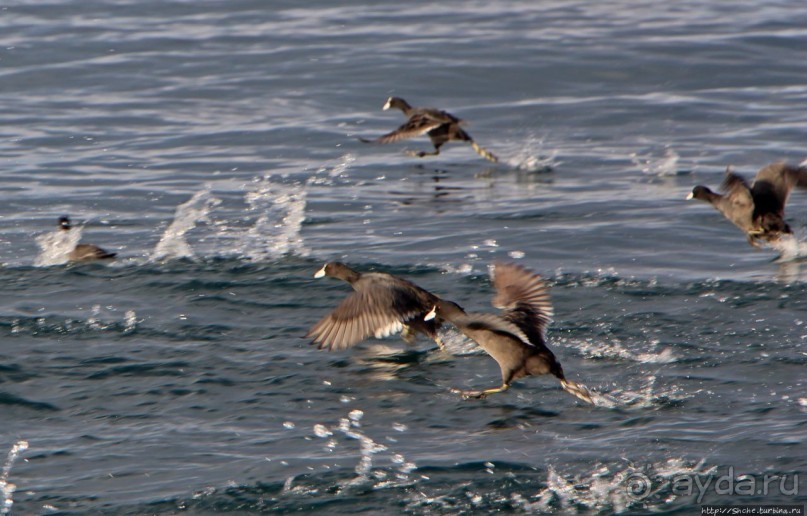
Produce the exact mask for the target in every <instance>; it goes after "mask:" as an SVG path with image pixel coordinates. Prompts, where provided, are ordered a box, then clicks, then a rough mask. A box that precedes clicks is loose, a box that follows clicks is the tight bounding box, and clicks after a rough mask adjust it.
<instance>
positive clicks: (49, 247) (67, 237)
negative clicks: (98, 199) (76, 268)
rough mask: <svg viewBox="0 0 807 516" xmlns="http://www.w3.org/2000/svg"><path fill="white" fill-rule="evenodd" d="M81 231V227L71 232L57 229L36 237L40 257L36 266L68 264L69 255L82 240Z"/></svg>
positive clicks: (36, 261)
mask: <svg viewBox="0 0 807 516" xmlns="http://www.w3.org/2000/svg"><path fill="white" fill-rule="evenodd" d="M81 231H82V228H81V227H79V226H75V227H73V228H72V229H70V231H64V230H61V229H57V230H56V231H51V232H50V233H45V234H44V235H39V236H38V237H36V244H37V245H38V246H39V255H38V256H37V257H36V260H35V261H34V265H36V266H38V267H47V266H50V265H60V264H63V263H67V261H68V255H69V254H70V252H71V251H72V250H73V249H75V247H76V245H77V244H78V243H79V241H80V240H81Z"/></svg>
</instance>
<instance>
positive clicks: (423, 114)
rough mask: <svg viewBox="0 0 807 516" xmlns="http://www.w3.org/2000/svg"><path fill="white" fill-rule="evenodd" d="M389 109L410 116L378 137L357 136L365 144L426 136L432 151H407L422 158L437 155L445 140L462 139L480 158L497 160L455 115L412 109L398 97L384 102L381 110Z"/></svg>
mask: <svg viewBox="0 0 807 516" xmlns="http://www.w3.org/2000/svg"><path fill="white" fill-rule="evenodd" d="M390 108H397V109H400V110H401V111H403V114H404V115H406V116H407V117H408V118H409V119H408V120H407V121H406V122H405V123H404V124H403V125H401V126H400V127H398V128H397V129H395V130H394V131H392V132H391V133H387V134H385V135H383V136H380V137H378V138H376V139H373V140H368V139H365V138H359V140H361V141H363V142H365V143H392V142H397V141H399V140H404V139H407V138H414V137H415V136H420V135H423V134H425V135H427V136H428V137H429V139H430V140H431V142H432V145H434V151H432V152H426V151H406V152H407V154H408V155H410V156H414V157H418V158H423V157H425V156H437V155H438V154H440V147H442V146H443V144H445V143H446V142H450V141H461V142H468V143H470V144H471V147H473V149H474V150H475V151H476V152H477V154H479V155H480V156H482V157H483V158H485V159H487V160H489V161H492V162H493V163H497V162H498V161H499V158H497V157H496V156H495V155H494V154H493V153H492V152H490V151H489V150H487V149H485V148H483V147H480V146H479V145H478V144H477V143H476V142H475V141H474V139H473V138H471V135H469V134H468V133H467V132H466V131H465V130H463V129H462V128H461V127H460V125H462V124H463V123H464V121H463V120H461V119H459V118H457V117H455V116H454V115H452V114H451V113H448V112H446V111H442V110H439V109H433V108H413V107H412V106H410V105H409V103H408V102H406V101H405V100H404V99H402V98H400V97H390V98H388V99H387V102H386V103H385V104H384V110H385V111H386V110H388V109H390Z"/></svg>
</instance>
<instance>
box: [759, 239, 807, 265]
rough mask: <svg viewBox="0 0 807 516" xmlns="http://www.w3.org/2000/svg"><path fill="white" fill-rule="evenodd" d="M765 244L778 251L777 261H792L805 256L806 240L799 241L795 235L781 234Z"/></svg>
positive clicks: (806, 252) (806, 251)
mask: <svg viewBox="0 0 807 516" xmlns="http://www.w3.org/2000/svg"><path fill="white" fill-rule="evenodd" d="M767 245H768V247H770V248H771V249H774V250H776V251H778V252H779V257H778V258H777V259H776V262H777V263H785V262H792V261H795V260H798V259H800V258H804V257H806V256H807V242H799V240H798V238H796V236H795V235H782V236H781V237H780V238H779V239H778V240H775V241H773V242H768V244H767Z"/></svg>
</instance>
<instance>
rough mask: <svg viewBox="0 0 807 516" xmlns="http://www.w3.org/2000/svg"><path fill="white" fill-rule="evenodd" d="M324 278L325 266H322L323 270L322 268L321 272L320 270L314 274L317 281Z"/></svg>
mask: <svg viewBox="0 0 807 516" xmlns="http://www.w3.org/2000/svg"><path fill="white" fill-rule="evenodd" d="M324 276H325V266H324V265H323V266H322V268H321V269H320V270H318V271H317V272H316V273H315V274H314V277H315V278H317V279H319V278H322V277H324Z"/></svg>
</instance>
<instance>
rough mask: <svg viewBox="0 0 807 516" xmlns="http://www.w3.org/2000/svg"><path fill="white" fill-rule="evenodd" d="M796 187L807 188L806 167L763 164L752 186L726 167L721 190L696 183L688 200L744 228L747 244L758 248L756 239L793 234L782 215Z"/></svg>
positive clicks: (773, 239) (772, 238)
mask: <svg viewBox="0 0 807 516" xmlns="http://www.w3.org/2000/svg"><path fill="white" fill-rule="evenodd" d="M796 186H798V187H800V188H805V187H807V167H805V166H803V164H802V165H800V166H792V165H788V164H787V163H785V162H783V161H779V162H776V163H771V164H770V165H767V166H765V167H762V168H761V169H760V170H759V172H757V175H756V177H754V182H753V184H752V185H751V186H749V184H748V182H747V181H746V180H745V178H743V177H742V176H740V175H738V174H735V173H734V172H733V171H732V170H731V167H729V168H728V169H726V177H725V179H724V180H723V184H722V185H721V187H720V190H721V193H715V192H713V191H712V190H710V189H709V188H708V187H706V186H703V185H698V186H696V187H695V188H693V189H692V192H691V193H690V194H689V195H688V196H687V199H700V200H702V201H706V202H708V203H709V204H711V205H712V206H714V207H715V209H717V210H718V211H719V212H720V213H722V214H723V215H724V216H725V217H726V218H727V219H729V220H730V221H731V222H732V223H733V224H734V225H735V226H737V227H738V228H740V229H742V230H743V232H744V233H745V234H746V236H747V237H748V243H749V244H751V245H752V246H754V247H758V246H759V245H760V244H759V241H764V242H774V241H776V240H779V238H780V237H781V236H782V235H789V234H792V233H793V232H792V231H791V229H790V226H789V225H788V224H787V222H785V220H784V216H785V204H786V203H787V198H788V196H789V195H790V191H791V190H792V189H793V188H794V187H796Z"/></svg>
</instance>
